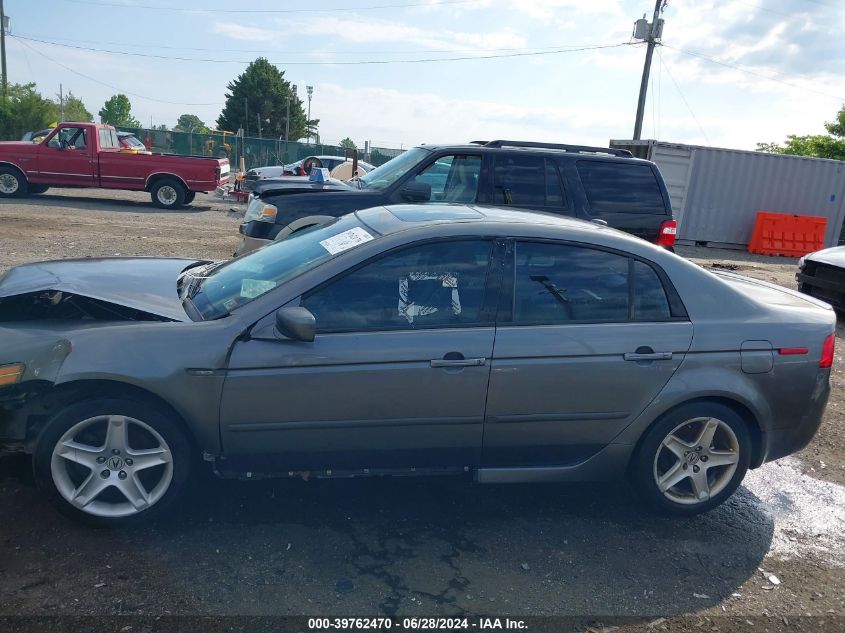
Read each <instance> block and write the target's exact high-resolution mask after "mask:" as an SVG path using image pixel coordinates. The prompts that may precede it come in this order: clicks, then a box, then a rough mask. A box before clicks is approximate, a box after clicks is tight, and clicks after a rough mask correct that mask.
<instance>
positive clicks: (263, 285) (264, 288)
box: [241, 279, 276, 299]
mask: <svg viewBox="0 0 845 633" xmlns="http://www.w3.org/2000/svg"><path fill="white" fill-rule="evenodd" d="M275 287H276V282H275V281H264V280H263V279H244V280H243V281H242V282H241V296H242V297H243V298H244V299H255V297H258V296H259V295H263V294H264V293H265V292H270V291H271V290H272V289H273V288H275Z"/></svg>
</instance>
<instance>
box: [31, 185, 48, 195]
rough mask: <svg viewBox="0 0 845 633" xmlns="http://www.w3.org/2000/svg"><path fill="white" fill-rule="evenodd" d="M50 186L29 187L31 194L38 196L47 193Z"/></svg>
mask: <svg viewBox="0 0 845 633" xmlns="http://www.w3.org/2000/svg"><path fill="white" fill-rule="evenodd" d="M49 188H50V187H49V185H32V184H31V185H29V193H32V194H38V193H45V192H46V191H47V190H48V189H49Z"/></svg>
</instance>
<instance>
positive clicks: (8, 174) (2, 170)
mask: <svg viewBox="0 0 845 633" xmlns="http://www.w3.org/2000/svg"><path fill="white" fill-rule="evenodd" d="M28 193H29V183H28V182H27V181H26V176H24V175H23V174H22V173H21V171H20V170H19V169H17V168H15V167H8V166H5V165H0V198H22V197H24V196H25V195H27V194H28Z"/></svg>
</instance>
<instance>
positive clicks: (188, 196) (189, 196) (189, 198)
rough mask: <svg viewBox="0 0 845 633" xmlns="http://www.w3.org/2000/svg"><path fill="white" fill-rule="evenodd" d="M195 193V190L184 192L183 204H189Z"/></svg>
mask: <svg viewBox="0 0 845 633" xmlns="http://www.w3.org/2000/svg"><path fill="white" fill-rule="evenodd" d="M196 195H197V192H196V191H189V192H188V193H186V194H185V204H191V203H192V202H193V201H194V198H195V197H196Z"/></svg>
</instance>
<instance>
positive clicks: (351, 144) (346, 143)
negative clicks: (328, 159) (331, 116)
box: [340, 136, 358, 149]
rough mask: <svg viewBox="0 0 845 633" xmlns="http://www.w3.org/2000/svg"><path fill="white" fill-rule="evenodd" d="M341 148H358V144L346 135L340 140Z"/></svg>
mask: <svg viewBox="0 0 845 633" xmlns="http://www.w3.org/2000/svg"><path fill="white" fill-rule="evenodd" d="M340 148H341V149H358V146H357V145H355V141H353V140H352V139H351V138H349V137H348V136H347V137H346V138H345V139H343V140H342V141H341V142H340Z"/></svg>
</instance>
